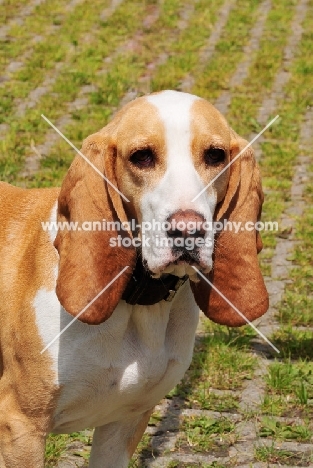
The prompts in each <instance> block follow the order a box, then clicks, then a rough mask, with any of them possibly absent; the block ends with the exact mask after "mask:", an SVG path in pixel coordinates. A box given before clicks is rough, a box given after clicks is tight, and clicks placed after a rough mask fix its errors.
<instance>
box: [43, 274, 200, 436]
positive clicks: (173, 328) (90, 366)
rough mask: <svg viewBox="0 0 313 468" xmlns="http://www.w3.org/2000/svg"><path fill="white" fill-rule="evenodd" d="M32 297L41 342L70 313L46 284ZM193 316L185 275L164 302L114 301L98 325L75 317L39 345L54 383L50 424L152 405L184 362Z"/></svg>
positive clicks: (79, 425)
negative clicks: (174, 293)
mask: <svg viewBox="0 0 313 468" xmlns="http://www.w3.org/2000/svg"><path fill="white" fill-rule="evenodd" d="M34 305H35V309H36V318H37V325H38V328H39V331H40V334H41V336H42V339H43V341H44V343H45V345H47V344H48V343H49V342H50V341H51V340H52V339H53V338H54V337H55V336H56V335H57V334H58V333H59V332H60V331H61V330H62V329H63V328H64V327H65V326H66V325H67V324H68V323H69V322H70V321H71V320H72V316H70V315H69V314H67V312H65V311H64V309H63V308H62V307H61V306H60V304H59V302H58V300H57V297H56V295H55V293H54V292H48V291H45V290H42V291H40V292H39V293H38V294H37V297H36V299H35V304H34ZM197 323H198V308H197V307H196V304H195V302H194V299H193V296H192V293H191V290H190V287H189V284H188V283H186V284H185V285H184V286H183V287H182V288H181V290H180V291H179V292H178V294H177V296H176V297H175V299H174V300H173V302H172V303H168V302H165V301H162V302H161V303H159V304H155V305H153V306H138V305H137V306H131V305H128V304H126V303H125V302H124V301H121V302H120V303H119V305H118V306H117V308H116V309H115V311H114V312H113V315H112V316H111V318H110V319H108V320H107V321H106V322H105V323H103V324H101V325H93V326H91V325H86V324H84V323H81V322H79V321H75V322H74V323H73V324H72V325H71V326H70V327H69V328H68V329H67V330H66V331H65V332H64V333H63V334H62V335H61V336H60V338H59V339H58V340H57V341H55V342H54V343H53V344H52V345H51V346H50V347H49V349H48V350H47V351H46V352H47V353H49V354H50V356H51V358H52V360H53V364H54V370H55V374H56V378H57V383H58V384H59V385H60V387H61V393H60V397H59V400H58V404H57V408H56V410H55V415H54V427H53V428H52V430H53V431H54V432H71V431H75V430H80V429H84V428H86V427H93V426H99V425H103V424H108V423H110V422H113V421H118V420H120V419H123V418H125V417H127V416H128V415H129V416H130V415H135V414H136V413H138V414H140V413H143V412H144V411H146V410H148V409H150V408H152V407H153V406H154V405H155V404H157V403H158V401H159V400H160V399H161V398H163V397H164V395H165V394H166V393H167V392H168V391H169V390H170V389H171V388H173V387H174V386H175V384H176V383H177V382H179V380H180V379H181V378H182V376H183V375H184V372H185V371H186V369H187V368H188V366H189V363H190V360H191V356H192V350H193V344H194V336H195V329H196V326H197Z"/></svg>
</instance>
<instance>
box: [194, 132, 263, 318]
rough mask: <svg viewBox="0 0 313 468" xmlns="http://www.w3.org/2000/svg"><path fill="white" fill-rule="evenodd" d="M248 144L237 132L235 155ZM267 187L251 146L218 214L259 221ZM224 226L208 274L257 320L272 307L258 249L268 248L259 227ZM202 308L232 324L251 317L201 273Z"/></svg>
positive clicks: (197, 286) (235, 167)
mask: <svg viewBox="0 0 313 468" xmlns="http://www.w3.org/2000/svg"><path fill="white" fill-rule="evenodd" d="M247 144H248V142H246V141H245V140H243V139H242V138H240V137H239V136H238V135H236V134H235V140H234V141H233V144H232V151H231V159H234V158H235V157H236V155H237V154H238V153H239V151H242V150H243V149H244V147H245V146H246V145H247ZM262 203H263V192H262V188H261V180H260V173H259V169H258V166H257V164H256V162H255V159H254V154H253V150H252V149H251V147H249V148H248V149H247V150H246V151H244V153H243V154H242V155H241V156H239V158H238V159H237V160H236V161H235V162H234V163H233V164H232V165H231V166H230V179H229V184H228V189H227V192H226V195H225V197H224V200H223V201H222V202H220V203H219V204H218V205H217V207H216V211H215V216H214V217H215V220H216V221H221V222H224V220H227V221H230V222H237V223H238V222H241V227H243V226H244V224H245V223H246V222H247V221H250V222H252V223H256V222H257V221H258V220H259V218H260V215H261V207H262ZM232 229H233V231H230V230H224V231H222V232H220V233H219V234H218V235H217V237H216V241H215V246H214V255H213V269H212V271H211V272H210V274H209V276H208V279H209V280H210V281H211V283H213V285H214V286H215V287H216V288H217V289H218V290H219V291H221V293H222V294H223V295H224V296H225V297H227V299H228V300H229V301H230V302H231V303H232V304H233V305H234V306H235V307H236V308H237V309H238V310H239V311H240V312H241V313H242V314H243V315H245V317H246V318H247V319H248V320H250V321H252V320H255V319H256V318H258V317H260V316H261V315H263V314H264V313H265V312H266V311H267V309H268V293H267V290H266V287H265V284H264V280H263V277H262V274H261V271H260V267H259V264H258V259H257V254H258V252H259V251H260V250H261V249H262V241H261V237H260V235H259V233H258V232H256V231H255V229H254V228H253V230H252V231H248V230H246V229H245V230H241V229H240V230H239V232H238V233H237V234H236V233H235V232H234V227H233V228H232ZM191 286H192V290H193V292H194V296H195V299H196V302H197V304H198V305H199V307H200V309H201V310H202V311H203V312H204V313H205V315H206V316H207V317H209V318H210V319H211V320H213V321H214V322H217V323H220V324H223V325H228V326H231V327H234V326H241V325H244V324H245V323H246V322H245V320H244V319H243V318H242V317H240V315H239V314H238V313H237V312H236V311H235V310H234V309H233V308H232V307H231V306H230V305H229V304H228V303H227V302H226V301H225V300H224V299H223V298H222V297H221V296H220V295H219V294H218V293H217V292H216V291H215V290H214V289H213V288H211V287H210V286H209V284H208V283H207V282H206V281H204V280H203V279H201V280H200V281H199V283H191Z"/></svg>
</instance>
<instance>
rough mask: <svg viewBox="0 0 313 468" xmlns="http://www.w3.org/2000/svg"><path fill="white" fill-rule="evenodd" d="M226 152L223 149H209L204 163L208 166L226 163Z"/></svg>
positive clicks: (205, 154) (206, 151) (205, 153)
mask: <svg viewBox="0 0 313 468" xmlns="http://www.w3.org/2000/svg"><path fill="white" fill-rule="evenodd" d="M225 157H226V155H225V151H224V150H223V149H221V148H209V149H207V150H205V152H204V161H205V163H206V164H208V165H214V164H220V163H222V162H224V161H225Z"/></svg>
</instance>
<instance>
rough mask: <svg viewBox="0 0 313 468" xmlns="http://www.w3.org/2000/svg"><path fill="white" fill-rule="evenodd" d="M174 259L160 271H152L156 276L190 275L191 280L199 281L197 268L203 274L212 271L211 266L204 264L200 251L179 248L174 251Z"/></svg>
mask: <svg viewBox="0 0 313 468" xmlns="http://www.w3.org/2000/svg"><path fill="white" fill-rule="evenodd" d="M173 254H174V259H173V260H172V261H170V262H168V263H167V264H166V265H164V266H163V267H162V268H160V269H159V270H158V271H155V272H151V275H152V276H153V277H154V278H160V277H161V276H162V275H164V274H165V275H166V274H170V275H174V276H178V277H180V278H182V277H184V276H189V279H190V280H191V281H194V282H197V281H199V276H198V273H197V270H198V271H200V272H201V273H203V274H207V273H209V272H210V271H211V267H210V266H208V265H204V264H203V262H201V260H200V255H199V252H195V251H187V250H185V249H184V250H179V249H177V250H176V251H173Z"/></svg>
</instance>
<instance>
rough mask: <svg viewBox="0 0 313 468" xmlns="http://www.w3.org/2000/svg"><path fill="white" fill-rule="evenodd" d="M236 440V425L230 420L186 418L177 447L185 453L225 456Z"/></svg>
mask: <svg viewBox="0 0 313 468" xmlns="http://www.w3.org/2000/svg"><path fill="white" fill-rule="evenodd" d="M236 438H237V436H236V434H235V423H233V422H232V421H231V420H229V419H228V418H219V419H213V418H208V417H206V416H199V417H184V418H183V420H182V424H181V433H180V436H179V438H178V440H177V442H176V447H177V449H178V450H179V452H184V453H197V452H201V453H202V454H205V453H210V455H214V454H219V455H221V456H223V453H224V454H225V453H227V452H228V447H229V446H230V445H232V444H234V442H235V441H236Z"/></svg>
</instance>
